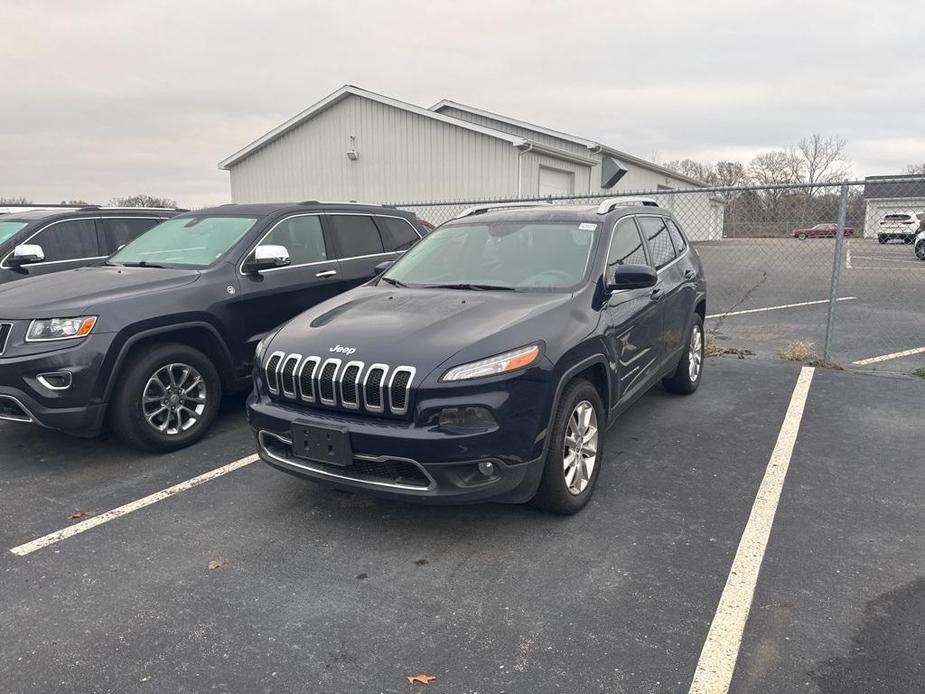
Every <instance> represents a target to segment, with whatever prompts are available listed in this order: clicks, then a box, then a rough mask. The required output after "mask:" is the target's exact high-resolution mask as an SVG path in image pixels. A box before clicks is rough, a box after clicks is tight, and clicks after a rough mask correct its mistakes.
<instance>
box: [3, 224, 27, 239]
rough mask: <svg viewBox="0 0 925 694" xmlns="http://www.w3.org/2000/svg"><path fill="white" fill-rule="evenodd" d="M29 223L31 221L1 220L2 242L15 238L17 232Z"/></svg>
mask: <svg viewBox="0 0 925 694" xmlns="http://www.w3.org/2000/svg"><path fill="white" fill-rule="evenodd" d="M28 224H29V222H0V243H3V242H4V241H6V240H8V239H11V238H13V235H14V234H15V233H17V232H18V231H19V230H20V229H22V228H23V227H24V226H26V225H28Z"/></svg>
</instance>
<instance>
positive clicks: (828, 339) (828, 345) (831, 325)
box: [822, 181, 848, 362]
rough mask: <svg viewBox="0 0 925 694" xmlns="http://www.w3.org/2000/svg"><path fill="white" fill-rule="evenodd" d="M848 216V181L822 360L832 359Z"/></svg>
mask: <svg viewBox="0 0 925 694" xmlns="http://www.w3.org/2000/svg"><path fill="white" fill-rule="evenodd" d="M847 218H848V183H847V181H846V182H845V183H842V185H841V202H840V203H839V205H838V228H836V230H835V257H834V258H833V259H832V284H831V287H830V288H829V315H828V317H827V318H826V322H825V348H824V349H823V351H822V360H823V361H825V362H829V361H831V359H830V357H831V354H832V333H833V331H834V329H835V306H836V305H837V300H838V280H839V277H840V276H841V265H842V251H843V250H844V247H845V221H846V220H847Z"/></svg>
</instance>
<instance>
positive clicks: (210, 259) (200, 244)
mask: <svg viewBox="0 0 925 694" xmlns="http://www.w3.org/2000/svg"><path fill="white" fill-rule="evenodd" d="M256 221H257V219H256V218H255V217H208V216H203V217H177V218H175V219H168V220H167V221H166V222H161V223H160V224H158V225H157V226H156V227H153V228H151V229H149V230H148V231H146V232H145V233H144V234H142V235H141V236H139V237H138V238H137V239H135V240H134V241H132V242H131V243H129V244H128V245H126V246H125V247H124V248H122V249H121V250H119V251H116V253H115V254H114V255H113V256H111V257H110V258H109V260H108V261H107V262H108V263H109V264H110V265H140V266H142V267H144V266H149V267H151V266H161V267H189V268H206V267H209V266H210V265H212V264H213V263H215V262H216V261H217V260H218V259H219V258H221V257H222V256H223V255H225V253H227V252H228V251H229V249H231V247H232V246H234V245H235V244H236V243H237V242H238V241H239V240H240V239H241V237H242V236H244V234H246V233H247V232H248V230H250V228H251V227H252V226H254V222H256Z"/></svg>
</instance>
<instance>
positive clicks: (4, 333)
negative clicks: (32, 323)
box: [0, 323, 13, 354]
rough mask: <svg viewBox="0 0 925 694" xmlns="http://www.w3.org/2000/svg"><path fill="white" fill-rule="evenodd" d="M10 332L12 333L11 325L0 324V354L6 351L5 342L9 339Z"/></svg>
mask: <svg viewBox="0 0 925 694" xmlns="http://www.w3.org/2000/svg"><path fill="white" fill-rule="evenodd" d="M11 332H13V324H12V323H0V354H3V353H4V352H5V351H6V342H7V340H9V339H10V333H11Z"/></svg>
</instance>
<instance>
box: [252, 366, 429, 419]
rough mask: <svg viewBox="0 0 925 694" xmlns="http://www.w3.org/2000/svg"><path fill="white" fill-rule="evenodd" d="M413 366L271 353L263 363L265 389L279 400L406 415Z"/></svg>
mask: <svg viewBox="0 0 925 694" xmlns="http://www.w3.org/2000/svg"><path fill="white" fill-rule="evenodd" d="M414 375H415V369H414V367H411V366H397V367H395V368H392V367H391V366H389V365H388V364H370V365H368V366H367V365H366V363H365V362H362V361H349V362H347V363H344V362H343V361H342V360H341V359H336V358H330V359H324V360H322V358H321V357H318V356H307V357H305V356H303V355H301V354H288V355H287V354H286V353H284V352H274V353H273V354H271V355H270V356H269V358H268V359H267V360H266V363H265V364H264V376H265V379H266V384H267V390H269V391H270V394H271V395H272V396H274V397H276V398H278V399H281V400H292V401H297V400H302V401H304V402H310V403H318V404H321V405H327V406H329V407H343V408H345V409H348V410H365V411H367V412H372V413H376V414H392V415H398V416H401V415H405V414H407V413H408V409H409V405H410V401H411V383H412V381H413V380H414Z"/></svg>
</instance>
